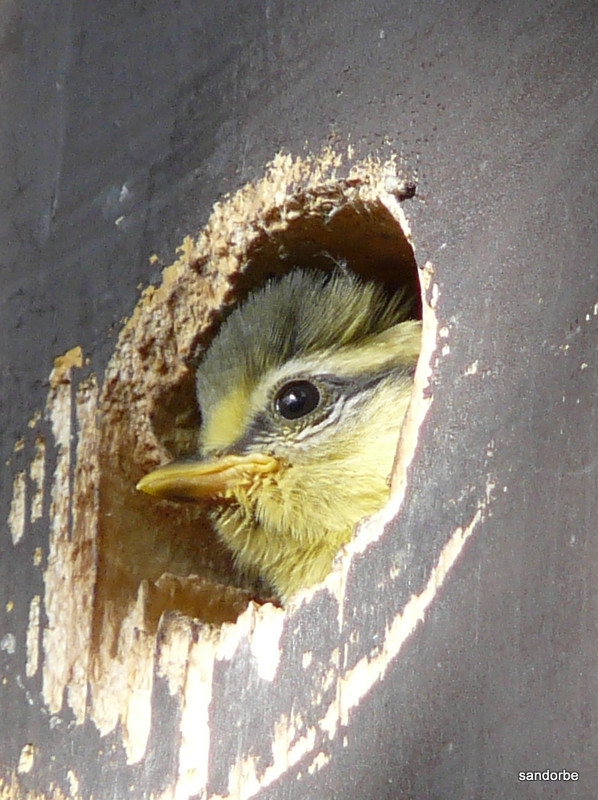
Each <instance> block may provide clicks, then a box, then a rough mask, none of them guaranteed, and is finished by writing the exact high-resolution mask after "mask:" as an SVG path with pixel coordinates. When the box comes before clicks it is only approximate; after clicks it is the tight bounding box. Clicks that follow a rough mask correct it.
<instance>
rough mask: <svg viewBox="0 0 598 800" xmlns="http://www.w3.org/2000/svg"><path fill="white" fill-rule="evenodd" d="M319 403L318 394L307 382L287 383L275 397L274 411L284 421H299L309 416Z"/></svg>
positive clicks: (311, 384)
mask: <svg viewBox="0 0 598 800" xmlns="http://www.w3.org/2000/svg"><path fill="white" fill-rule="evenodd" d="M319 402H320V392H319V391H318V389H317V387H316V386H314V385H313V383H310V382H309V381H293V382H292V383H287V384H286V386H283V387H282V389H281V390H280V391H279V392H278V394H277V395H276V401H275V405H276V410H277V412H278V413H279V414H280V416H281V417H284V418H285V419H299V418H300V417H304V416H305V415H306V414H309V412H310V411H313V410H314V408H317V407H318V404H319Z"/></svg>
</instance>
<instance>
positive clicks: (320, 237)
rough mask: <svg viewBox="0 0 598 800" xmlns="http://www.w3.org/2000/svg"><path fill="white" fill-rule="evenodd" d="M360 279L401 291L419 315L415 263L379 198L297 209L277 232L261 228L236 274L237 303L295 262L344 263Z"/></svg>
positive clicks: (320, 266)
mask: <svg viewBox="0 0 598 800" xmlns="http://www.w3.org/2000/svg"><path fill="white" fill-rule="evenodd" d="M345 265H346V267H347V268H349V269H350V270H351V271H353V272H355V273H357V274H358V275H360V276H361V277H362V278H364V280H372V281H376V282H378V283H382V284H384V286H385V287H386V288H387V289H388V291H389V293H395V292H397V291H400V290H403V291H404V292H405V298H406V299H407V300H408V301H409V302H410V304H411V308H410V311H411V316H412V317H413V318H414V319H421V316H422V306H421V298H420V293H419V279H418V275H417V263H416V261H415V256H414V253H413V248H412V247H411V244H410V243H409V240H408V239H407V237H406V236H405V234H404V232H403V230H402V228H401V226H400V225H399V223H398V221H397V220H396V218H395V217H394V216H393V215H392V214H391V213H390V211H389V210H388V208H387V207H386V206H385V205H384V204H383V203H382V201H380V200H376V201H374V202H368V203H364V202H361V201H359V202H346V203H345V204H344V205H341V206H340V207H336V208H335V210H334V211H333V212H330V213H328V214H326V213H324V214H319V215H318V214H313V213H311V212H306V213H305V214H304V215H301V214H299V216H297V217H295V218H294V219H293V220H292V221H289V222H288V223H287V224H286V225H285V226H284V227H283V228H282V229H281V230H279V231H277V232H276V233H274V234H273V233H268V232H264V233H263V234H262V235H261V236H260V237H259V238H258V239H257V241H255V242H254V243H253V244H252V246H251V247H249V248H248V250H247V268H246V269H245V270H244V271H243V272H242V273H240V274H239V275H237V276H236V279H235V283H234V298H235V304H236V303H239V302H241V301H242V300H243V299H244V298H245V297H246V296H247V295H248V294H249V293H251V292H252V291H254V290H255V289H256V288H258V287H259V286H261V285H262V284H264V283H265V282H266V281H267V280H268V279H269V278H271V277H275V276H280V275H284V274H286V273H287V272H289V271H291V270H292V269H295V268H297V267H306V268H313V269H321V270H324V271H331V270H334V269H335V268H338V267H339V266H341V267H343V266H345Z"/></svg>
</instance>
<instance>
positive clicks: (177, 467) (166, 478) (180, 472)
mask: <svg viewBox="0 0 598 800" xmlns="http://www.w3.org/2000/svg"><path fill="white" fill-rule="evenodd" d="M279 466H280V465H279V462H278V461H277V460H276V459H275V458H272V457H271V456H267V455H264V454H262V453H252V454H250V455H245V456H235V455H229V456H222V457H221V458H215V459H213V460H210V461H171V462H170V464H165V465H164V466H163V467H158V469H155V470H154V471H153V472H150V473H149V474H148V475H145V476H144V477H143V478H142V479H141V480H140V481H139V483H138V484H137V489H139V490H140V491H142V492H147V494H151V495H154V496H155V497H160V498H163V499H166V500H210V499H216V498H218V497H222V496H224V495H226V494H229V493H231V492H234V490H235V489H237V488H239V487H242V486H249V485H251V484H252V483H254V482H255V480H256V479H257V478H260V477H261V476H262V475H266V474H268V473H269V472H274V471H275V470H276V469H278V467H279Z"/></svg>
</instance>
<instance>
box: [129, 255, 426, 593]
mask: <svg viewBox="0 0 598 800" xmlns="http://www.w3.org/2000/svg"><path fill="white" fill-rule="evenodd" d="M411 316H412V315H411V314H410V302H408V300H407V299H406V297H405V295H404V293H401V292H398V293H395V294H393V293H389V291H388V290H387V288H386V287H385V286H383V285H382V284H380V283H376V282H374V281H371V280H364V279H363V278H361V277H360V276H358V275H357V274H356V273H353V272H351V270H348V269H339V268H336V269H334V270H328V271H324V270H317V269H306V268H300V267H296V268H295V269H293V270H291V271H290V272H288V273H287V274H286V275H284V276H282V277H278V278H271V279H270V280H269V281H268V282H267V283H266V284H265V285H264V286H262V287H261V288H259V289H256V290H254V291H253V292H251V293H250V294H249V295H248V297H247V298H246V300H245V301H244V302H242V303H241V304H240V305H238V306H237V307H235V308H234V310H233V311H232V312H231V313H230V314H229V315H228V316H227V317H226V318H225V319H224V322H223V323H222V325H221V327H220V329H219V331H218V333H217V334H216V336H215V337H214V339H213V340H212V342H211V343H210V345H209V346H208V348H207V350H206V352H205V354H204V356H203V359H202V360H201V361H200V362H199V364H198V366H197V372H196V389H197V401H198V404H199V409H200V415H201V425H200V430H199V435H198V445H197V453H196V454H195V455H193V456H192V457H190V458H187V459H185V460H179V461H173V462H170V463H167V464H165V465H163V466H161V467H158V468H157V469H155V470H153V471H152V472H150V473H149V474H147V475H145V476H144V477H143V478H142V479H141V480H140V481H139V483H138V484H137V489H138V490H140V491H143V492H146V493H148V494H150V495H153V496H154V497H157V498H160V499H168V500H186V501H189V500H191V501H196V502H199V503H202V504H203V505H204V506H205V507H206V508H207V509H208V511H209V516H210V517H211V520H212V524H213V525H214V528H215V530H216V533H217V535H218V536H219V538H220V540H221V541H222V542H223V543H224V545H225V546H226V548H228V550H229V551H231V552H232V554H233V556H234V562H235V564H236V567H237V568H238V569H239V571H240V572H241V573H242V574H244V575H246V576H250V577H251V578H252V579H255V580H257V581H261V582H262V584H263V583H265V585H266V586H268V587H269V588H270V590H271V591H272V592H273V593H274V595H275V596H276V597H277V598H278V599H279V600H280V602H281V604H282V605H285V604H286V603H287V602H288V601H289V599H290V598H291V597H292V596H293V595H294V594H295V593H296V592H297V591H298V590H299V589H301V588H304V587H308V586H311V585H313V584H316V583H318V582H320V581H322V580H323V579H324V578H325V577H326V575H327V574H328V573H329V572H330V570H331V568H332V564H333V560H334V558H335V556H336V555H337V553H338V552H339V550H340V548H341V547H342V546H343V545H345V544H347V543H348V542H349V541H350V540H351V538H352V536H353V533H354V530H355V527H356V524H357V523H358V522H359V521H360V520H361V519H363V518H364V517H367V516H370V515H372V514H373V513H375V512H376V511H378V510H380V509H381V508H382V506H383V505H384V504H385V502H386V501H387V499H388V496H389V492H390V488H389V486H390V474H391V472H392V466H393V462H394V456H395V450H396V446H397V442H398V438H399V433H400V429H401V425H402V423H403V419H404V417H405V414H406V411H407V407H408V404H409V400H410V396H411V391H412V385H413V378H414V372H415V367H416V363H417V359H418V355H419V351H420V342H421V322H420V321H419V320H417V319H413V318H411Z"/></svg>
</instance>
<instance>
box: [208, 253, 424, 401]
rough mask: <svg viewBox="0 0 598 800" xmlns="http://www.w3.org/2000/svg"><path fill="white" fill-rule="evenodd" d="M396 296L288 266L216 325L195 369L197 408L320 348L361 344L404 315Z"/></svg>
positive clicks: (347, 277) (344, 277)
mask: <svg viewBox="0 0 598 800" xmlns="http://www.w3.org/2000/svg"><path fill="white" fill-rule="evenodd" d="M408 311H409V308H408V303H406V302H405V300H404V298H403V297H402V295H401V294H398V295H389V294H388V293H387V292H386V291H385V289H384V287H382V286H381V285H380V284H376V283H372V282H364V281H362V280H361V279H360V278H359V277H357V276H356V275H352V274H349V273H347V272H340V271H339V272H333V273H326V272H323V271H320V270H305V269H295V270H293V271H292V272H289V273H287V274H286V275H285V276H284V277H282V278H280V279H276V280H272V281H270V282H269V283H267V284H266V285H265V286H264V287H263V288H262V289H259V290H257V291H255V292H253V293H252V294H251V295H249V297H248V298H247V300H246V301H245V302H244V303H242V304H241V305H240V306H238V307H237V308H236V309H235V310H234V311H233V312H232V313H231V314H230V316H229V317H228V318H227V319H226V320H225V322H224V323H223V325H222V327H221V329H220V331H219V332H218V334H217V335H216V337H215V338H214V340H213V341H212V343H211V345H210V347H209V348H208V350H207V352H206V355H205V356H204V358H203V360H202V361H201V362H200V364H199V367H198V370H197V393H198V400H199V404H200V407H203V408H208V407H210V406H211V405H212V404H214V403H216V402H218V400H219V399H221V398H222V397H224V396H225V395H226V394H228V392H229V391H230V389H231V387H232V386H237V385H244V386H246V387H248V388H250V387H252V386H254V385H255V384H256V383H257V382H258V381H259V380H260V378H261V377H262V376H263V375H264V374H265V373H266V372H268V371H269V370H271V369H274V368H277V367H279V366H282V365H283V364H284V363H285V362H286V361H288V360H289V359H291V358H298V357H303V356H307V355H313V354H314V353H317V352H320V351H322V350H334V349H335V348H340V347H345V346H347V345H351V344H355V343H357V342H362V341H363V340H364V339H367V338H368V337H369V336H374V335H376V334H379V333H381V332H382V331H384V330H387V329H388V328H390V327H392V326H394V325H397V324H398V323H399V322H402V321H404V320H405V319H407V318H408V317H409V313H408Z"/></svg>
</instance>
